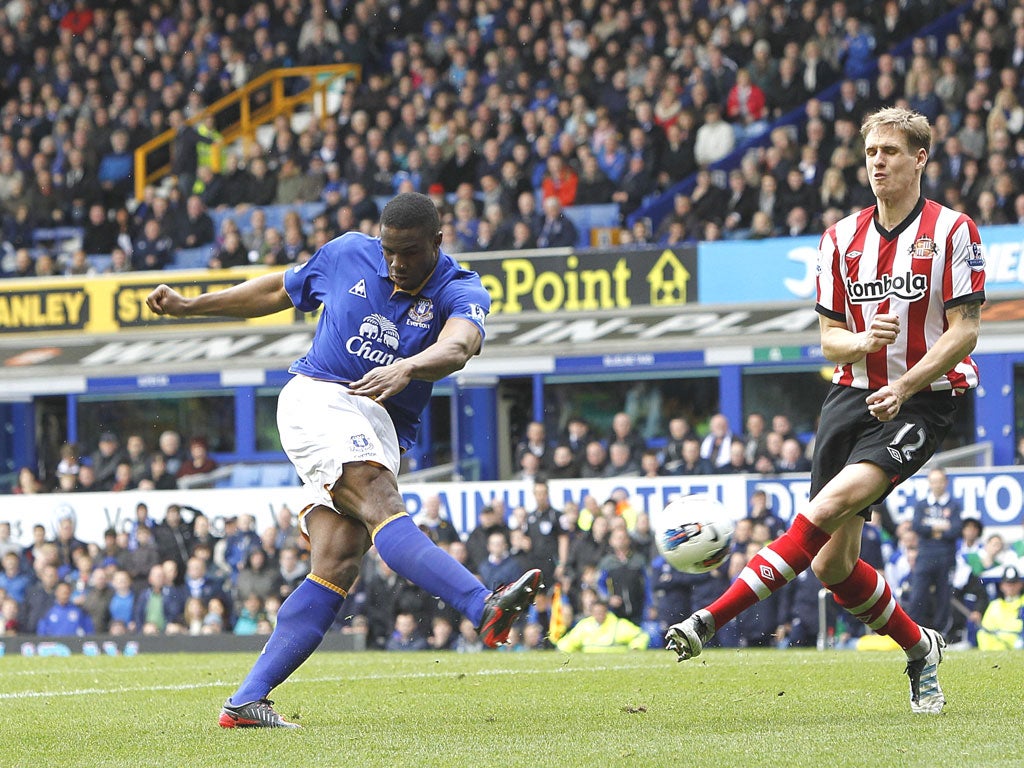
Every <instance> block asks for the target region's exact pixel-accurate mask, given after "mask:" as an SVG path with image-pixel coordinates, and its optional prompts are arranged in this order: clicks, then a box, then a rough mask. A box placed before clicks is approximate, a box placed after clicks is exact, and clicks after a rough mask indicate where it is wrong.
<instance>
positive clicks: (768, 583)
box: [707, 515, 830, 628]
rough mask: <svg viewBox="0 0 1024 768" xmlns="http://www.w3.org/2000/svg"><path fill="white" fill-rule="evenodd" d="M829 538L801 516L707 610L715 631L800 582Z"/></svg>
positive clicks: (753, 558) (751, 559) (749, 563)
mask: <svg viewBox="0 0 1024 768" xmlns="http://www.w3.org/2000/svg"><path fill="white" fill-rule="evenodd" d="M829 538H830V536H829V534H827V533H825V531H823V530H821V528H819V527H818V526H816V525H815V524H814V523H812V522H811V521H810V520H808V519H807V518H806V517H804V516H803V515H797V516H796V517H795V518H794V519H793V524H792V525H791V526H790V528H789V530H788V531H786V532H785V533H784V534H782V535H781V536H780V537H779V538H777V539H776V540H775V541H773V542H772V543H771V544H769V545H768V546H767V547H765V548H764V549H762V550H761V551H760V552H758V553H757V554H756V555H754V556H753V557H752V558H750V562H748V563H747V565H746V567H745V568H744V569H743V571H742V572H741V573H740V575H739V576H738V577H737V578H736V580H735V581H734V582H733V583H732V584H731V585H730V586H729V588H728V589H727V590H726V591H725V594H723V595H722V596H721V597H720V598H718V599H717V600H715V602H713V603H712V604H711V605H709V606H708V607H707V610H708V612H709V613H710V614H711V616H712V617H713V618H714V620H715V627H716V628H721V627H722V626H724V625H725V624H726V623H727V622H729V621H731V620H732V619H734V618H736V616H738V615H739V614H740V613H742V612H743V611H745V610H746V609H747V608H749V607H750V606H752V605H753V604H754V603H756V602H758V601H760V600H764V599H765V598H766V597H768V596H770V595H771V594H772V593H773V592H775V591H777V590H779V589H781V588H782V587H784V586H785V585H786V584H788V583H789V582H790V581H792V580H793V579H794V578H796V575H797V574H798V573H800V572H801V571H803V570H806V569H807V568H808V567H809V566H810V564H811V560H813V559H814V556H815V555H816V554H818V552H819V551H820V550H821V548H822V547H823V546H825V544H826V543H827V542H828V540H829Z"/></svg>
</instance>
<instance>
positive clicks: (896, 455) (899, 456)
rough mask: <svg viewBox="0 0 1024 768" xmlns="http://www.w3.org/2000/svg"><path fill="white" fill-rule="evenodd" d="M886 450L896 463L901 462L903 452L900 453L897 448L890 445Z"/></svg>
mask: <svg viewBox="0 0 1024 768" xmlns="http://www.w3.org/2000/svg"><path fill="white" fill-rule="evenodd" d="M887 450H888V451H889V455H890V456H892V457H893V458H894V459H896V461H897V462H898V463H900V464H902V463H903V454H902V453H900V452H899V450H897V449H896V448H893V447H892V446H891V445H890V446H889V447H888V448H887Z"/></svg>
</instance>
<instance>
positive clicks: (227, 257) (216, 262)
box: [209, 230, 249, 269]
mask: <svg viewBox="0 0 1024 768" xmlns="http://www.w3.org/2000/svg"><path fill="white" fill-rule="evenodd" d="M248 265H249V253H248V251H247V250H246V249H245V245H244V244H243V243H242V237H241V235H240V234H239V232H238V231H237V230H229V231H228V232H227V233H226V234H225V235H224V240H223V242H222V243H221V244H220V246H219V247H218V248H217V250H216V251H214V253H213V256H212V257H211V258H210V262H209V267H210V269H230V268H231V267H245V266H248Z"/></svg>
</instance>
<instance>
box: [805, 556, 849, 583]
mask: <svg viewBox="0 0 1024 768" xmlns="http://www.w3.org/2000/svg"><path fill="white" fill-rule="evenodd" d="M856 564H857V560H856V558H850V557H846V556H844V555H838V556H837V555H833V556H831V557H816V558H814V559H813V560H812V561H811V570H812V571H813V572H814V575H815V576H817V577H818V581H820V582H821V583H822V584H838V583H839V582H841V581H846V579H847V578H849V576H850V574H851V573H853V568H854V566H855V565H856Z"/></svg>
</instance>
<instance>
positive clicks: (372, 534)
mask: <svg viewBox="0 0 1024 768" xmlns="http://www.w3.org/2000/svg"><path fill="white" fill-rule="evenodd" d="M408 516H409V513H408V512H399V513H398V514H397V515H392V516H391V517H389V518H388V519H387V520H385V521H384V522H383V523H381V524H380V525H378V526H377V527H376V528H374V529H373V533H371V534H370V541H375V539H376V538H377V534H378V533H380V529H381V528H383V527H384V526H385V525H387V524H388V523H390V522H391V521H392V520H397V519H398V518H400V517H408Z"/></svg>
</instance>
